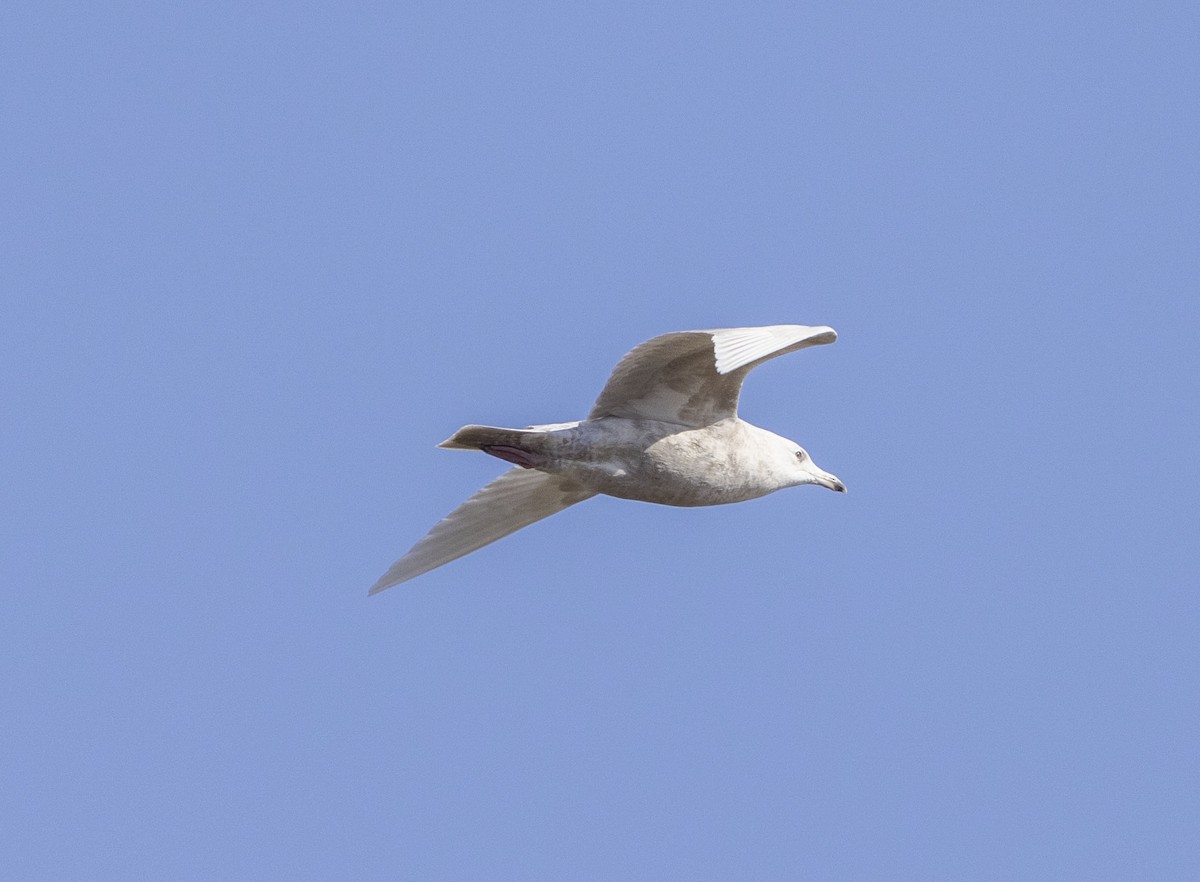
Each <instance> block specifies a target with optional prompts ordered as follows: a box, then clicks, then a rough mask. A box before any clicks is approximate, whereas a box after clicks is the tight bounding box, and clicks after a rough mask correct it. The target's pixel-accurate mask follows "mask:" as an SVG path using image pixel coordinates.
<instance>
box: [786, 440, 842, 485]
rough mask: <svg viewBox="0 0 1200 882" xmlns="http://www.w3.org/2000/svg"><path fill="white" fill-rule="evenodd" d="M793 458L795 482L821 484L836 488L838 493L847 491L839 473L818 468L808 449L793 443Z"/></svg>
mask: <svg viewBox="0 0 1200 882" xmlns="http://www.w3.org/2000/svg"><path fill="white" fill-rule="evenodd" d="M791 454H792V458H793V459H795V461H796V462H795V465H794V466H793V470H794V473H795V479H794V481H793V483H794V484H797V485H799V484H820V485H821V486H822V487H828V488H829V489H830V490H836V491H837V492H838V493H845V492H846V485H845V484H843V483H842V479H841V478H839V477H838V476H837V475H831V474H829V472H827V471H825V470H823V469H819V468H817V464H816V463H815V462H813V461H812V457H811V456H809V455H808V451H807V450H805V449H804V448H803V447H800V446H799V445H795V444H793V445H792V451H791Z"/></svg>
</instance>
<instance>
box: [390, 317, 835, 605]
mask: <svg viewBox="0 0 1200 882" xmlns="http://www.w3.org/2000/svg"><path fill="white" fill-rule="evenodd" d="M836 339H837V334H836V333H835V332H834V330H833V329H832V328H827V327H824V326H817V327H809V326H807V325H772V326H769V327H762V328H723V329H719V330H713V331H679V332H676V333H672V334H663V335H662V336H660V337H655V338H653V339H652V340H648V341H646V342H645V343H642V344H641V345H640V346H637V347H635V348H634V349H633V350H632V351H630V352H629V354H627V355H626V356H625V357H624V358H622V359H621V360H620V361H619V362H618V363H617V366H616V368H614V370H613V372H612V376H611V377H609V378H608V383H607V384H606V385H605V386H604V389H603V390H602V391H601V392H600V397H599V398H598V399H597V400H596V404H595V406H594V407H593V408H592V411H591V413H589V414H588V417H587V419H585V420H578V421H576V422H573V423H550V424H546V425H540V426H528V427H526V428H524V429H506V428H500V427H498V426H464V427H463V428H461V429H459V430H458V431H457V432H455V433H454V434H453V435H451V436H450V437H449V438H448V439H446V440H445V441H443V442H442V443H441V444H439V445H438V446H439V447H445V448H449V449H452V450H482V451H483V452H484V453H487V454H490V455H492V456H495V457H498V458H499V459H502V460H505V461H506V462H509V463H512V464H513V465H514V466H515V467H514V468H512V469H510V470H509V471H507V472H506V473H505V474H503V475H501V476H500V477H499V478H497V479H496V480H494V481H492V482H491V483H490V484H488V485H487V486H485V487H484V488H483V489H482V490H480V491H479V492H478V493H476V494H475V495H474V496H472V497H471V498H470V499H468V500H467V501H466V502H464V503H463V504H462V505H460V506H459V507H458V508H456V509H455V510H454V511H452V512H451V513H450V514H449V515H447V516H446V517H445V518H444V519H443V520H442V521H440V522H439V523H438V524H437V525H436V526H434V528H433V529H432V530H430V531H429V533H428V534H427V535H426V536H425V538H424V539H422V540H421V541H420V542H418V543H417V544H416V545H414V546H413V547H412V549H411V550H410V551H409V552H408V554H406V555H404V557H402V558H400V559H399V560H398V561H396V562H395V563H394V564H392V566H391V568H390V569H389V570H388V571H387V572H386V573H384V574H383V576H382V577H381V578H380V579H379V581H378V582H376V583H375V585H374V586H373V587H372V588H371V590H370V592H369V593H370V594H378V593H379V592H380V591H383V590H384V589H386V588H391V587H392V586H393V585H399V584H400V583H401V582H406V581H408V580H409V579H412V578H415V577H417V576H419V575H421V574H422V573H427V572H429V571H430V570H432V569H434V568H435V567H440V566H441V565H442V564H446V563H449V562H450V561H452V560H455V559H457V558H460V557H462V556H463V555H464V554H469V553H470V552H472V551H475V550H477V549H479V548H482V547H483V546H485V545H488V544H489V543H492V542H495V541H496V540H497V539H502V538H503V537H505V536H507V535H508V534H510V533H514V532H516V531H517V530H519V529H521V528H522V527H527V526H529V525H530V524H532V523H534V522H535V521H540V520H541V519H542V518H547V517H549V516H550V515H552V514H555V513H557V512H560V511H562V510H563V509H565V508H568V507H569V506H572V505H574V504H575V503H577V502H583V500H585V499H589V498H591V497H592V496H595V495H597V494H598V493H603V494H606V495H608V496H616V497H619V498H621V499H635V500H639V501H641V502H656V503H659V504H661V505H679V506H694V505H722V504H725V503H730V502H744V501H745V500H747V499H754V498H756V497H759V496H766V495H767V494H768V493H774V492H775V491H776V490H782V489H783V488H784V487H796V486H799V485H801V484H817V485H819V486H822V487H827V488H829V489H830V490H836V491H838V492H839V493H844V492H845V491H846V485H845V484H843V483H842V482H841V481H840V480H839V479H838V478H837V477H835V476H834V475H831V474H829V473H828V472H825V471H822V470H821V469H819V468H817V466H816V464H815V463H814V462H813V461H812V457H810V456H809V455H808V453H807V451H805V450H804V448H803V447H800V446H799V445H798V444H796V443H795V442H794V441H789V440H788V439H787V438H784V437H781V436H780V435H776V434H775V433H773V432H768V431H767V430H766V429H760V428H758V427H757V426H753V425H751V424H750V423H748V422H746V421H744V420H741V419H738V415H737V403H738V395H739V393H740V392H741V388H742V381H743V380H744V379H745V378H746V374H748V373H749V372H750V370H751V369H752V368H754V367H756V366H757V365H760V364H762V363H763V362H764V361H767V360H769V359H772V358H775V357H776V356H779V355H784V354H786V353H788V352H795V351H796V350H797V349H804V348H805V347H808V346H816V345H818V344H821V343H832V342H833V341H834V340H836Z"/></svg>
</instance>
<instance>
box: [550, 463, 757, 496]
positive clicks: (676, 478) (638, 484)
mask: <svg viewBox="0 0 1200 882" xmlns="http://www.w3.org/2000/svg"><path fill="white" fill-rule="evenodd" d="M564 465H565V466H566V467H563V468H560V469H559V470H558V471H560V472H561V473H564V474H568V475H570V476H571V477H573V478H575V479H577V480H579V481H580V482H582V483H584V484H586V485H587V486H589V487H591V488H592V489H593V490H595V491H597V492H598V493H603V494H605V495H606V496H616V497H618V498H620V499H634V500H637V501H639V502H654V503H657V504H659V505H678V506H699V505H724V504H726V503H730V502H743V501H745V500H747V499H754V498H756V497H758V496H764V495H766V494H767V493H769V492H770V490H769V489H766V488H760V487H758V486H757V485H755V484H753V483H750V482H747V481H746V480H744V476H742V475H739V474H738V473H737V470H736V469H735V468H731V467H728V465H725V464H717V463H709V464H708V466H707V467H702V465H700V464H696V463H689V464H680V463H677V462H663V461H658V460H656V459H655V458H653V457H641V458H639V459H638V460H637V461H620V460H611V461H603V462H597V461H591V462H580V463H572V464H570V465H566V464H564Z"/></svg>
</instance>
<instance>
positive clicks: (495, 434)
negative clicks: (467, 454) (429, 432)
mask: <svg viewBox="0 0 1200 882" xmlns="http://www.w3.org/2000/svg"><path fill="white" fill-rule="evenodd" d="M538 434H540V433H538V432H531V431H529V430H528V429H504V428H501V427H499V426H463V427H462V428H461V429H459V430H458V431H457V432H455V433H454V434H453V435H451V436H450V437H449V438H447V439H446V440H445V441H443V442H442V443H441V444H439V445H438V447H445V448H448V449H450V450H479V449H480V448H481V447H485V446H489V447H494V446H508V447H527V446H528V443H529V442H528V439H529V438H530V437H531V436H534V437H536V436H537V435H538Z"/></svg>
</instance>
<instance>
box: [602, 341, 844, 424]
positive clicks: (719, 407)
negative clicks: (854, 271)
mask: <svg viewBox="0 0 1200 882" xmlns="http://www.w3.org/2000/svg"><path fill="white" fill-rule="evenodd" d="M836 339H837V334H836V333H835V332H834V330H833V328H826V327H824V326H821V327H808V326H807V325H771V326H769V327H765V328H723V329H720V330H715V331H680V332H678V333H675V334H663V335H662V336H661V337H655V338H654V339H652V340H648V341H646V342H645V343H643V344H641V345H640V346H637V347H635V348H634V349H633V350H632V351H631V352H630V353H629V354H628V355H626V356H625V357H624V358H622V359H621V360H620V362H618V363H617V366H616V368H615V369H614V370H613V372H612V376H611V377H609V378H608V383H607V384H606V385H605V387H604V390H603V391H602V392H601V393H600V397H599V398H598V399H597V400H596V405H595V407H593V408H592V412H591V413H590V414H589V415H588V419H593V420H594V419H599V418H600V417H606V416H615V417H625V418H629V419H650V420H661V421H663V422H667V423H679V424H680V425H684V426H697V427H699V426H707V425H711V424H712V423H715V422H717V421H719V420H723V419H726V418H728V417H734V416H737V403H738V395H739V393H740V392H741V390H742V380H744V379H745V378H746V374H748V373H749V372H750V370H751V369H752V368H754V367H755V366H757V365H760V364H762V363H763V362H764V361H767V360H768V359H772V358H775V357H776V356H777V355H784V354H786V353H788V352H795V351H796V350H797V349H803V348H805V347H806V346H816V345H818V344H820V343H832V342H833V341H834V340H836Z"/></svg>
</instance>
